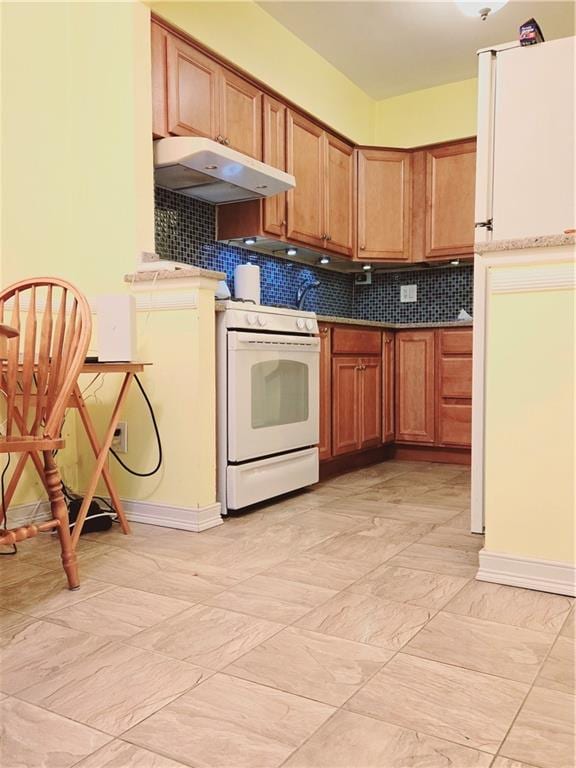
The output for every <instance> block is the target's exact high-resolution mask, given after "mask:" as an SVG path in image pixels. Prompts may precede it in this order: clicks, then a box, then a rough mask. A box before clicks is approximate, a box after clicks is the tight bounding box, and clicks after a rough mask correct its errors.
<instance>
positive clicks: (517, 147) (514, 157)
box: [477, 37, 576, 240]
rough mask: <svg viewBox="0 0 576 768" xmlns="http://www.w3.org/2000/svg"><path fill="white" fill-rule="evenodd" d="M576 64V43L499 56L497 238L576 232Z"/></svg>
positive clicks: (494, 199)
mask: <svg viewBox="0 0 576 768" xmlns="http://www.w3.org/2000/svg"><path fill="white" fill-rule="evenodd" d="M575 60H576V49H575V38H574V37H568V38H562V39H560V40H552V41H550V42H548V43H541V44H539V45H533V46H529V47H523V48H522V47H519V48H512V49H510V50H504V51H501V52H499V53H498V54H497V55H496V71H495V77H494V84H493V88H494V92H495V100H494V115H493V121H494V133H493V180H492V191H491V194H492V216H491V217H490V216H489V218H492V220H493V225H492V226H493V230H492V239H493V240H505V239H509V238H522V237H534V236H538V235H551V234H560V233H562V232H564V230H566V229H571V228H574V227H576V199H575V194H574V187H575V181H574V180H575V170H576V167H575V154H574V135H575V133H574V131H575V124H574V107H575V103H574V102H575V93H576V91H575V83H574V62H575ZM477 221H479V220H478V219H477ZM477 231H478V230H477Z"/></svg>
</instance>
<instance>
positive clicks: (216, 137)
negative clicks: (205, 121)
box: [214, 134, 224, 144]
mask: <svg viewBox="0 0 576 768" xmlns="http://www.w3.org/2000/svg"><path fill="white" fill-rule="evenodd" d="M214 140H215V141H217V142H218V143H219V144H222V142H223V141H224V136H221V135H220V134H218V136H215V137H214Z"/></svg>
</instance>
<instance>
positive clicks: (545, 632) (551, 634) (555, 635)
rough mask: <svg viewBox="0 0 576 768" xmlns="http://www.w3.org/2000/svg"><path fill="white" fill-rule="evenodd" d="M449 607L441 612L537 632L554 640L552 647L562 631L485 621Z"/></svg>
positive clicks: (474, 580) (490, 620)
mask: <svg viewBox="0 0 576 768" xmlns="http://www.w3.org/2000/svg"><path fill="white" fill-rule="evenodd" d="M470 581H473V582H476V579H475V578H474V579H470ZM480 583H482V582H480ZM484 583H487V582H484ZM514 588H515V587H513V589H514ZM458 594H460V592H458ZM458 594H456V595H454V597H453V598H450V602H452V600H454V599H455V598H456V597H458ZM448 606H449V603H447V604H446V605H445V606H444V608H442V609H441V610H442V611H443V612H445V613H449V614H450V615H451V616H460V617H461V618H465V619H476V620H477V621H487V622H489V623H490V624H498V626H500V627H513V628H514V629H524V630H526V631H527V632H537V633H538V634H540V635H546V636H547V637H550V638H554V642H553V643H552V645H555V644H556V641H557V640H558V638H559V637H560V631H559V630H554V631H550V630H547V629H533V628H532V627H526V626H523V625H522V624H510V623H508V622H504V621H496V620H494V619H485V618H483V617H481V616H471V615H470V614H467V613H458V611H454V610H451V611H450V610H448Z"/></svg>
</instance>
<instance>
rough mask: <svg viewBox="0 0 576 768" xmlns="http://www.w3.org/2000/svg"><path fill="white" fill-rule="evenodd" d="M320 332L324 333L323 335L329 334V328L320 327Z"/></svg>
mask: <svg viewBox="0 0 576 768" xmlns="http://www.w3.org/2000/svg"><path fill="white" fill-rule="evenodd" d="M320 333H321V334H322V336H328V328H326V327H323V328H320Z"/></svg>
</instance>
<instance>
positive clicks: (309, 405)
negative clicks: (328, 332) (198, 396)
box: [228, 331, 320, 462]
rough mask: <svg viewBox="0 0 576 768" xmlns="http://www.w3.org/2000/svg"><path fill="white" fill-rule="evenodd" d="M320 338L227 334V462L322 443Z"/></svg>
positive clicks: (243, 332)
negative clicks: (319, 440) (320, 424)
mask: <svg viewBox="0 0 576 768" xmlns="http://www.w3.org/2000/svg"><path fill="white" fill-rule="evenodd" d="M319 358H320V339H319V338H317V337H314V336H288V335H281V334H272V333H268V334H266V333H250V332H247V331H231V332H229V333H228V460H229V461H232V462H237V461H246V460H247V459H254V458H256V457H258V456H270V455H272V454H275V453H282V452H283V451H291V450H294V449H296V448H303V447H306V446H311V445H316V444H317V443H318V412H319V397H320V395H319V384H318V366H319Z"/></svg>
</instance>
